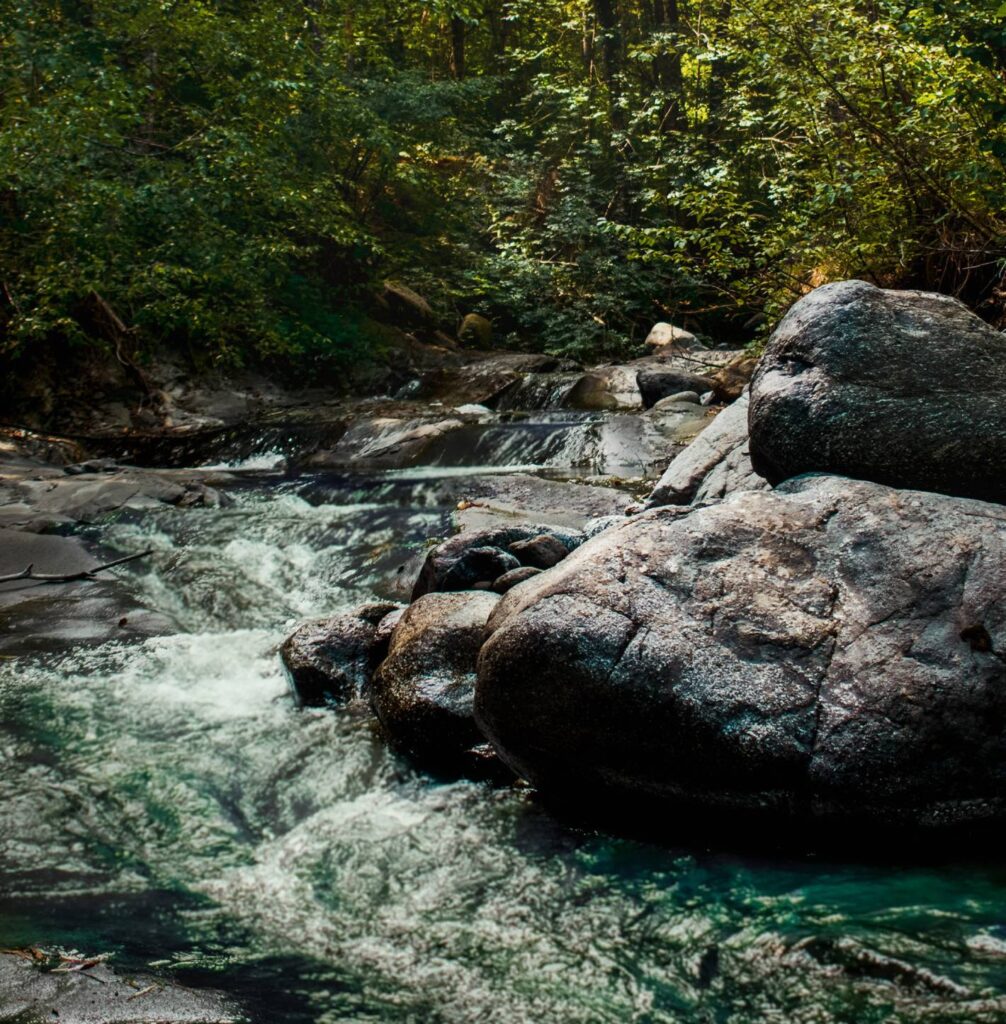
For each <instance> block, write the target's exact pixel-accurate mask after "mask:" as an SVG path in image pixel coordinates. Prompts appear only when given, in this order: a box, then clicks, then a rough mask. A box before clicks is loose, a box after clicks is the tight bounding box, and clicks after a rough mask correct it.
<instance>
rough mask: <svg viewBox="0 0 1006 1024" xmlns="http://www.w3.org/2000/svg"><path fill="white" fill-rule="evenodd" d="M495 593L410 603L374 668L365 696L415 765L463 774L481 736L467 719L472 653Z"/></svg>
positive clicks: (472, 679)
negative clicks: (374, 673)
mask: <svg viewBox="0 0 1006 1024" xmlns="http://www.w3.org/2000/svg"><path fill="white" fill-rule="evenodd" d="M498 601H499V597H497V596H496V595H495V594H488V593H467V594H427V595H426V596H424V597H421V598H420V599H419V600H418V601H416V602H415V603H414V604H412V605H410V606H409V608H408V609H407V610H406V612H405V614H404V615H403V616H402V619H401V621H400V622H399V624H398V626H397V627H396V629H395V632H394V634H393V636H392V638H391V647H390V650H389V652H388V656H387V658H386V659H385V660H384V662H383V663H382V664H381V667H380V669H379V670H378V671H377V673H376V675H375V677H374V682H373V687H372V690H371V702H372V704H373V706H374V711H375V712H376V714H377V716H378V718H379V719H380V721H381V725H382V726H383V728H384V731H385V733H386V734H387V736H388V738H389V740H390V742H391V743H392V745H393V746H394V747H396V748H397V749H398V750H400V751H401V752H402V753H403V754H405V755H406V756H407V757H408V758H410V760H412V761H413V762H414V763H415V764H417V765H418V766H420V767H422V768H426V769H429V770H431V771H442V772H449V773H461V774H464V773H465V772H466V771H467V770H468V769H470V768H473V767H474V766H475V764H476V763H477V761H478V760H479V759H477V758H475V757H473V756H472V755H471V754H470V751H471V750H472V749H473V748H474V747H477V746H479V745H480V744H482V743H484V742H485V738H484V737H483V736H482V734H481V733H480V732H479V729H478V727H477V726H476V725H475V721H474V718H473V717H472V701H473V697H474V692H475V659H476V657H477V655H478V650H479V646H480V645H481V643H482V633H483V630H484V628H485V624H486V620H487V619H488V617H489V614H490V612H491V611H492V610H493V609H494V608H495V607H496V604H497V602H498Z"/></svg>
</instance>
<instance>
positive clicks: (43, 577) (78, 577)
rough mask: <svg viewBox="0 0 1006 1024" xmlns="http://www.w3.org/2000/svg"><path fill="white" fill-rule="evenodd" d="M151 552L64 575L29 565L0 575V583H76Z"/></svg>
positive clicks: (151, 552) (151, 551)
mask: <svg viewBox="0 0 1006 1024" xmlns="http://www.w3.org/2000/svg"><path fill="white" fill-rule="evenodd" d="M153 553H154V549H153V548H150V549H148V550H147V551H141V552H140V553H139V554H137V555H127V556H126V557H125V558H117V559H116V560H115V561H114V562H109V563H107V564H106V565H99V566H96V567H95V568H94V569H86V570H84V571H83V572H74V573H68V574H67V575H65V576H60V575H50V574H47V573H38V572H35V566H34V565H29V566H28V568H27V569H22V570H21V572H16V573H13V574H12V575H10V576H0V583H15V582H17V581H19V580H30V581H32V582H36V583H77V582H80V581H82V580H93V579H94V577H95V575H96V574H97V573H99V572H104V571H105V570H106V569H114V568H115V567H116V566H118V565H126V564H127V563H128V562H136V561H138V560H139V559H141V558H146V557H147V556H148V555H152V554H153Z"/></svg>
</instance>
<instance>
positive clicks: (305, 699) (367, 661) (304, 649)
mask: <svg viewBox="0 0 1006 1024" xmlns="http://www.w3.org/2000/svg"><path fill="white" fill-rule="evenodd" d="M402 610H403V609H402V608H401V607H400V606H399V605H396V604H391V603H378V604H368V605H363V606H362V607H360V608H355V609H354V610H353V611H351V612H345V613H344V614H342V615H336V616H333V617H332V618H328V619H318V620H316V621H314V622H306V623H304V625H302V626H299V627H298V628H297V629H296V630H295V631H294V632H293V633H292V634H291V635H290V636H289V637H287V639H286V640H285V641H284V643H283V646H282V647H281V648H280V651H279V655H280V660H281V661H282V663H283V668H284V670H285V671H286V674H287V678H288V679H289V680H290V685H291V686H292V687H293V690H294V693H295V694H296V695H297V699H298V700H299V702H300V703H301V704H302V705H303V706H305V707H324V706H325V705H327V704H333V703H339V704H341V703H346V702H347V701H350V700H354V699H356V698H358V697H360V696H362V695H363V694H364V693H365V692H366V689H367V687H368V686H369V684H370V678H371V676H372V675H373V672H374V670H375V669H376V668H377V666H378V665H379V664H380V663H381V661H382V660H383V658H384V656H385V654H386V653H387V650H388V644H389V643H390V641H391V635H392V632H393V630H394V626H395V624H396V621H397V619H396V618H395V616H396V615H399V616H400V613H401V611H402Z"/></svg>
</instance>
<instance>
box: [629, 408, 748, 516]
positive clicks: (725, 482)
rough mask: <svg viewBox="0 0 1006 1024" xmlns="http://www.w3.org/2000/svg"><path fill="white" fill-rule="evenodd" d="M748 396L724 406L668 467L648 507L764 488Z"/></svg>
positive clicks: (651, 495)
mask: <svg viewBox="0 0 1006 1024" xmlns="http://www.w3.org/2000/svg"><path fill="white" fill-rule="evenodd" d="M748 452H749V450H748V396H747V395H746V394H744V395H742V396H741V397H740V398H739V399H738V400H737V401H736V402H735V403H734V404H733V405H731V406H730V407H729V408H728V409H726V410H724V411H723V412H721V413H720V414H719V416H717V417H716V419H714V420H713V421H712V422H711V423H710V424H709V426H708V427H706V429H705V430H703V431H702V433H701V434H699V436H698V437H697V438H696V439H695V440H694V441H693V442H692V443H691V444H690V445H689V446H688V447H687V448H686V449H685V450H684V451H683V452H682V453H681V454H680V455H678V456H677V458H675V459H674V461H673V462H672V463H671V464H670V465H669V466H668V467H667V470H666V471H665V472H664V475H663V476H662V477H661V478H660V481H659V482H658V484H657V486H656V487H655V488H654V489H653V492H652V493H651V494H650V497H649V498H648V499H647V502H646V507H647V508H656V507H658V506H660V505H687V504H688V503H689V502H690V501H695V500H712V499H714V498H723V497H725V496H726V495H727V494H729V493H731V492H732V491H735V490H761V489H764V488H766V487H767V486H768V483H767V482H766V481H765V480H764V479H762V478H761V477H759V476H758V475H757V474H756V473H755V472H754V470H753V469H752V467H751V460H750V456H749V453H748Z"/></svg>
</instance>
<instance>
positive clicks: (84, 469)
mask: <svg viewBox="0 0 1006 1024" xmlns="http://www.w3.org/2000/svg"><path fill="white" fill-rule="evenodd" d="M118 468H119V464H118V463H117V462H116V461H115V459H88V460H87V461H86V462H75V463H73V464H72V465H69V466H64V467H63V472H64V473H66V474H67V475H68V476H79V475H80V474H81V473H114V472H115V470H116V469H118Z"/></svg>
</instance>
